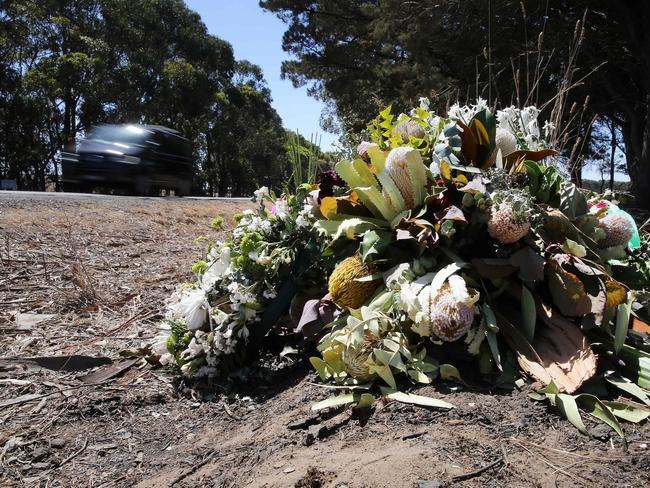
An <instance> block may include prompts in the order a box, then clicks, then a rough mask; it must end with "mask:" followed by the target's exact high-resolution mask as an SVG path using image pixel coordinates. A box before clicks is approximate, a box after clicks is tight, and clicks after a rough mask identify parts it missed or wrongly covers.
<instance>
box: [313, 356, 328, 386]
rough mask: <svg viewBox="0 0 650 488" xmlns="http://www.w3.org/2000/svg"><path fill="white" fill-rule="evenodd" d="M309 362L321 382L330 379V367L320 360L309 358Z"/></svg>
mask: <svg viewBox="0 0 650 488" xmlns="http://www.w3.org/2000/svg"><path fill="white" fill-rule="evenodd" d="M309 362H310V363H311V365H312V366H313V367H314V369H315V370H316V371H317V372H318V376H320V379H321V380H323V381H326V380H328V379H329V378H331V377H332V371H331V369H330V367H329V366H328V364H327V363H326V362H325V361H323V360H322V359H321V358H317V357H311V358H309Z"/></svg>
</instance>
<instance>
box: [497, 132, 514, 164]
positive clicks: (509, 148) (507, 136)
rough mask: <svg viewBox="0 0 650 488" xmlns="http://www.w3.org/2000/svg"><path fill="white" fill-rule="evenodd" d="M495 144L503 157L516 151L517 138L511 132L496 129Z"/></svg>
mask: <svg viewBox="0 0 650 488" xmlns="http://www.w3.org/2000/svg"><path fill="white" fill-rule="evenodd" d="M495 144H496V147H497V149H501V155H502V156H503V157H505V156H507V155H508V154H510V153H513V152H515V151H516V150H517V138H516V137H515V135H514V134H513V133H512V132H510V131H508V130H505V129H501V128H497V133H496V138H495Z"/></svg>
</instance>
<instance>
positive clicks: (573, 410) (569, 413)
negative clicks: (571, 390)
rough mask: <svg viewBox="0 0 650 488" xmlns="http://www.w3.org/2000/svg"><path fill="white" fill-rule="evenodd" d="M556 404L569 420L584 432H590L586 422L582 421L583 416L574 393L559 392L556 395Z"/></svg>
mask: <svg viewBox="0 0 650 488" xmlns="http://www.w3.org/2000/svg"><path fill="white" fill-rule="evenodd" d="M555 404H556V406H557V407H558V408H559V409H560V411H561V412H562V413H563V414H564V416H565V417H566V418H567V420H568V421H569V422H571V423H572V424H573V425H574V426H575V427H576V428H577V429H578V430H579V431H580V432H582V433H583V434H588V432H587V428H586V427H585V424H584V422H583V421H582V417H581V416H580V410H578V404H577V403H576V399H575V397H574V396H573V395H567V394H566V393H558V394H557V395H556V396H555Z"/></svg>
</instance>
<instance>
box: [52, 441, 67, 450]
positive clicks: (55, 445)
mask: <svg viewBox="0 0 650 488" xmlns="http://www.w3.org/2000/svg"><path fill="white" fill-rule="evenodd" d="M50 447H51V448H53V449H62V448H63V447H65V439H50Z"/></svg>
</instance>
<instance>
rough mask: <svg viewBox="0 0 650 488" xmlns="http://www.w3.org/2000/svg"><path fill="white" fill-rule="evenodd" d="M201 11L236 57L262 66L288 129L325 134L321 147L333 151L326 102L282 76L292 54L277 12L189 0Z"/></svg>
mask: <svg viewBox="0 0 650 488" xmlns="http://www.w3.org/2000/svg"><path fill="white" fill-rule="evenodd" d="M185 3H186V4H187V6H188V7H189V8H191V9H192V10H194V11H195V12H198V13H199V14H200V15H201V18H202V19H203V22H204V23H205V25H206V26H207V28H208V31H209V32H210V33H211V34H214V35H216V36H217V37H220V38H221V39H224V40H226V41H228V42H230V44H232V47H233V49H234V51H235V58H237V59H240V60H241V59H247V60H248V61H251V62H252V63H255V64H257V65H259V66H261V67H262V69H263V70H264V77H265V78H266V81H267V82H268V84H269V87H270V88H271V96H272V97H273V107H274V108H275V110H277V112H278V114H280V117H282V123H283V125H284V126H285V127H286V128H287V129H293V130H298V131H299V132H300V134H302V135H303V136H304V137H306V138H307V139H309V138H310V136H311V135H312V134H318V135H319V136H321V149H323V150H329V149H331V148H332V144H333V143H334V142H336V140H337V136H336V135H334V134H328V133H326V132H324V131H323V130H322V129H321V128H320V126H319V118H320V114H321V111H322V109H323V104H322V103H321V102H319V101H318V100H315V99H314V98H312V97H309V96H308V95H307V90H306V89H305V88H294V87H293V85H292V84H291V82H290V81H289V80H282V79H280V66H281V64H282V61H283V60H285V59H289V55H288V54H287V53H285V52H284V51H283V50H282V34H284V31H285V24H284V23H283V22H282V21H280V19H278V18H277V17H276V16H275V15H274V14H271V13H269V12H265V11H264V10H262V9H261V8H260V7H259V5H258V2H257V0H230V1H228V0H186V2H185Z"/></svg>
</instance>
